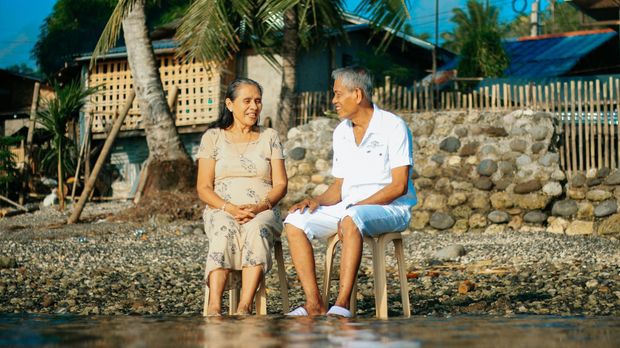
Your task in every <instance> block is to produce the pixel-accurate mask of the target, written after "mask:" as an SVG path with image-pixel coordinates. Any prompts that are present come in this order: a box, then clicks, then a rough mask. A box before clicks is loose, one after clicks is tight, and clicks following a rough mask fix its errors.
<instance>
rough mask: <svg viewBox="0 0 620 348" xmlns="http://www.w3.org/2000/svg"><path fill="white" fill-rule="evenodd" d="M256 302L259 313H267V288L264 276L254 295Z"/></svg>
mask: <svg viewBox="0 0 620 348" xmlns="http://www.w3.org/2000/svg"><path fill="white" fill-rule="evenodd" d="M254 303H256V314H257V315H267V289H266V287H265V278H264V277H263V280H262V281H261V283H260V285H259V287H258V289H257V290H256V295H254Z"/></svg>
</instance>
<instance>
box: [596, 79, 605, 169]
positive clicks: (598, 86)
mask: <svg viewBox="0 0 620 348" xmlns="http://www.w3.org/2000/svg"><path fill="white" fill-rule="evenodd" d="M595 95H596V150H597V151H598V156H597V158H598V163H597V165H598V166H601V165H602V164H603V142H602V139H601V135H602V134H603V131H602V129H601V128H602V127H601V120H602V118H601V81H600V80H596V93H595Z"/></svg>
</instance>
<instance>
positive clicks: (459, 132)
mask: <svg viewBox="0 0 620 348" xmlns="http://www.w3.org/2000/svg"><path fill="white" fill-rule="evenodd" d="M454 134H456V136H457V137H459V138H465V137H466V136H467V128H465V127H458V128H456V129H455V130H454Z"/></svg>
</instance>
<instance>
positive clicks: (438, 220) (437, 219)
mask: <svg viewBox="0 0 620 348" xmlns="http://www.w3.org/2000/svg"><path fill="white" fill-rule="evenodd" d="M454 223H455V221H454V218H453V217H452V216H450V214H446V213H443V212H439V211H436V212H434V213H433V215H432V216H431V220H430V225H431V226H432V227H433V228H436V229H438V230H445V229H448V228H450V227H452V226H454Z"/></svg>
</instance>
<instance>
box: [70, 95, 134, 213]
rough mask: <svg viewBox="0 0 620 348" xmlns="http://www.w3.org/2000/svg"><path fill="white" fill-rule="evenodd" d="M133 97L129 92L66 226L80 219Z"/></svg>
mask: <svg viewBox="0 0 620 348" xmlns="http://www.w3.org/2000/svg"><path fill="white" fill-rule="evenodd" d="M135 97H136V94H135V92H134V90H131V91H130V92H129V95H128V96H127V101H126V103H125V106H124V107H123V110H122V111H121V113H120V114H119V116H118V118H117V119H116V121H114V125H113V126H112V130H111V131H110V134H109V135H108V137H107V138H106V140H105V143H104V145H103V149H101V153H100V154H99V158H97V162H96V163H95V167H94V168H93V172H92V173H91V175H90V177H88V181H87V182H86V185H85V186H84V190H82V194H81V195H80V199H79V200H78V203H77V205H76V206H75V207H74V209H73V213H72V214H71V216H70V217H69V220H67V224H73V223H76V222H77V221H78V220H79V219H80V215H81V214H82V210H83V209H84V205H85V204H86V200H87V199H88V196H89V195H90V193H91V192H92V191H93V189H94V187H95V181H96V180H97V176H98V175H99V171H100V170H101V168H102V167H103V164H104V162H105V160H106V158H107V157H108V153H109V152H110V150H111V149H112V145H113V144H114V140H116V136H117V135H118V132H119V131H120V129H121V126H122V125H123V121H125V116H127V114H128V113H129V109H130V108H131V104H132V103H133V100H134V98H135Z"/></svg>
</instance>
